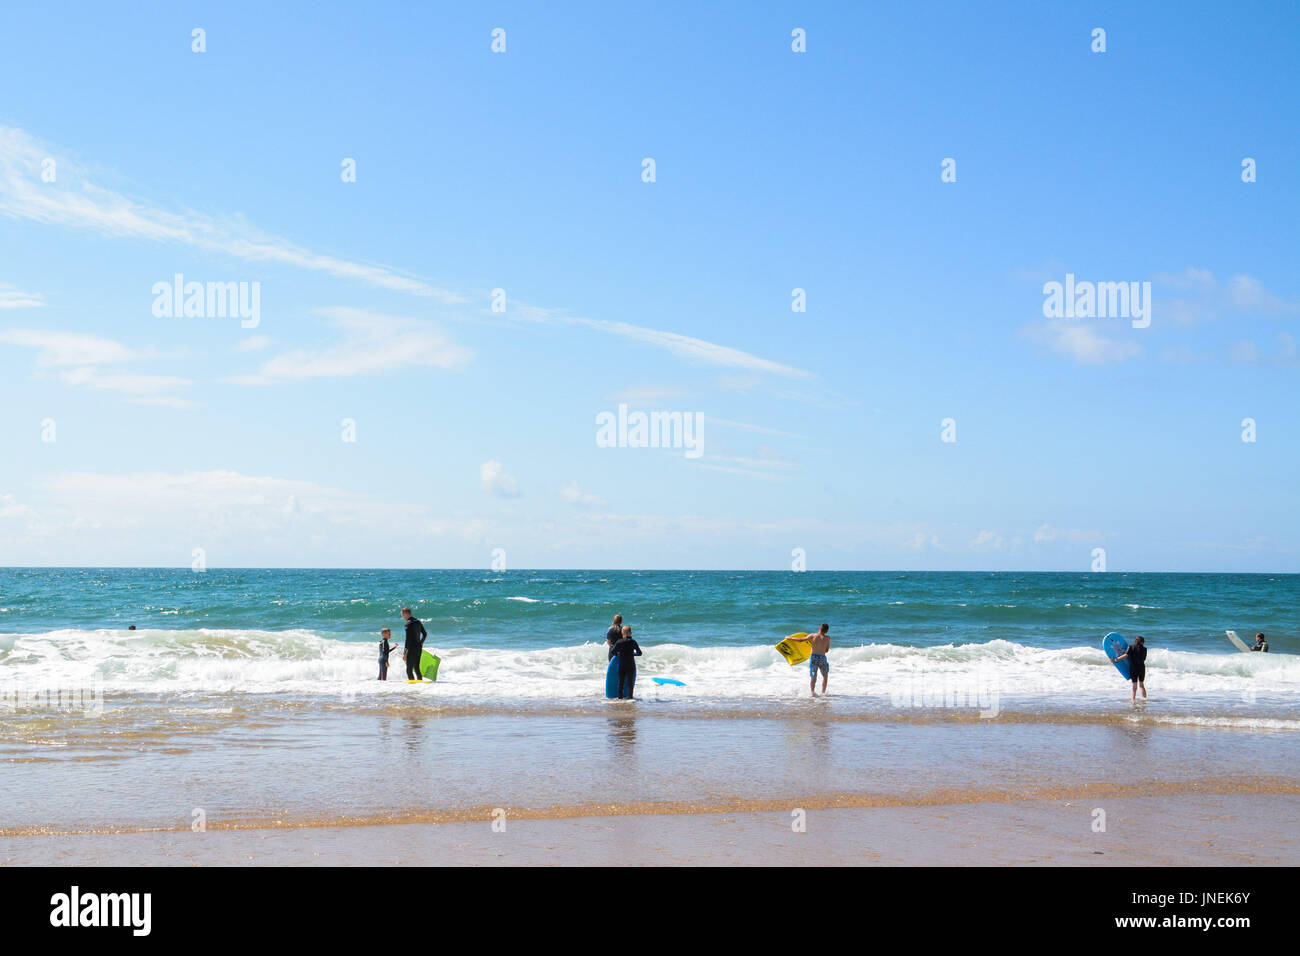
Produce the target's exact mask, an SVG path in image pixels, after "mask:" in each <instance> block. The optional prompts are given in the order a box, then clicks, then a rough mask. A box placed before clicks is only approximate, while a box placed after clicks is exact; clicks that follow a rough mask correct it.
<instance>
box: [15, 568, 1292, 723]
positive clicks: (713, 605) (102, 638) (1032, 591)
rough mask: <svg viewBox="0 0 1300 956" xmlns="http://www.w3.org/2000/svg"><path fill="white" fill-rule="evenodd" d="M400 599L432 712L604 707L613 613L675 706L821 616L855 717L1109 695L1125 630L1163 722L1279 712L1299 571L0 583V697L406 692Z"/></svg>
mask: <svg viewBox="0 0 1300 956" xmlns="http://www.w3.org/2000/svg"><path fill="white" fill-rule="evenodd" d="M403 606H410V607H411V608H412V609H413V610H414V613H415V615H416V616H417V617H419V618H421V619H422V620H423V621H424V623H425V626H426V628H427V629H428V631H429V635H430V637H429V642H428V647H429V648H430V649H432V650H434V651H435V652H436V653H438V654H439V655H440V656H441V657H442V658H443V661H444V663H443V666H442V671H441V674H440V680H439V684H438V686H437V687H436V688H432V690H433V692H434V693H435V694H437V695H438V698H439V699H440V700H443V701H461V702H464V703H469V702H477V703H480V704H486V703H494V704H498V705H502V706H506V705H508V704H510V703H511V702H516V703H520V704H522V703H525V702H530V703H534V704H536V703H545V702H552V703H561V702H563V703H578V702H583V701H595V702H603V700H602V684H601V679H602V676H603V672H604V662H605V652H604V648H603V646H602V642H603V640H604V634H605V630H606V628H607V627H608V625H609V622H610V619H611V618H612V616H613V615H614V614H615V613H621V614H623V616H624V619H625V622H626V623H628V624H631V625H632V626H633V629H634V636H635V637H636V638H637V640H638V641H639V642H640V643H641V644H642V645H643V646H644V648H645V651H646V654H645V657H644V658H643V659H642V661H641V671H640V672H641V675H642V680H641V684H640V687H641V690H642V691H643V692H644V693H648V692H649V691H650V690H651V689H655V690H656V691H657V693H658V695H659V698H660V699H661V700H663V699H666V698H669V697H670V695H671V699H672V700H673V701H675V702H678V703H680V704H683V705H687V704H690V705H708V704H715V705H722V704H727V703H730V704H736V703H741V702H750V703H759V702H770V701H779V700H783V699H788V698H790V697H798V696H802V695H803V694H806V693H807V687H806V678H807V672H806V669H805V668H804V667H796V668H790V667H789V666H787V665H786V664H785V663H784V662H783V661H782V660H781V658H780V657H779V655H777V654H776V652H775V651H774V650H773V646H774V645H775V644H776V643H777V642H778V641H780V640H781V638H782V637H783V636H785V635H786V634H788V633H791V632H794V631H811V630H813V629H815V628H816V626H817V625H818V624H820V623H822V622H826V623H829V624H830V625H831V631H830V633H831V636H832V639H833V645H832V652H831V655H830V660H831V666H832V675H833V677H832V690H833V691H834V693H835V694H836V696H837V697H838V698H840V699H842V700H843V701H844V702H845V704H848V703H849V702H856V703H857V704H858V705H859V706H861V707H863V708H866V709H871V708H873V707H883V708H885V709H897V707H898V705H899V703H900V702H905V703H906V705H907V707H909V708H911V709H915V702H916V701H917V700H918V699H919V700H920V701H921V702H922V703H924V695H925V692H926V688H925V687H923V686H921V684H920V683H918V682H919V681H921V682H924V681H929V682H930V683H932V684H933V685H934V687H935V692H936V693H941V694H942V693H947V692H948V691H952V692H954V693H956V692H959V691H962V690H963V689H965V690H966V691H967V692H968V696H969V695H970V694H974V695H976V696H978V695H979V694H985V695H986V696H987V694H988V693H990V692H992V691H993V690H995V691H996V693H997V696H998V700H999V703H998V706H999V709H1000V710H1003V711H1007V710H1010V711H1015V710H1017V709H1028V710H1032V711H1038V710H1043V709H1054V708H1062V707H1064V708H1071V709H1073V708H1088V707H1095V706H1097V705H1100V704H1105V703H1107V702H1112V701H1114V700H1115V699H1117V698H1119V697H1122V696H1124V695H1125V693H1126V692H1127V685H1125V684H1124V683H1123V681H1122V680H1121V679H1120V677H1119V675H1118V674H1117V672H1116V671H1115V670H1114V668H1113V667H1112V665H1111V664H1110V663H1109V662H1108V661H1107V660H1106V658H1105V656H1104V655H1103V654H1102V652H1101V650H1100V641H1101V637H1102V636H1103V635H1104V634H1105V633H1107V632H1109V631H1119V632H1121V633H1123V634H1125V635H1126V636H1128V637H1129V638H1130V640H1131V638H1132V637H1133V636H1134V635H1136V634H1142V635H1144V636H1145V638H1146V642H1147V645H1148V647H1149V648H1151V653H1150V658H1149V661H1148V666H1149V669H1150V673H1151V675H1152V676H1151V682H1150V683H1151V687H1152V689H1158V693H1159V694H1160V696H1161V697H1162V698H1163V699H1164V700H1165V701H1167V702H1168V705H1169V707H1170V709H1171V710H1172V711H1176V712H1178V713H1179V714H1181V715H1182V716H1184V717H1187V718H1192V717H1197V716H1200V717H1204V718H1206V719H1215V720H1222V719H1234V718H1235V719H1239V720H1241V721H1243V722H1253V721H1258V720H1269V719H1281V720H1284V721H1287V723H1284V724H1282V725H1280V726H1290V723H1289V721H1290V719H1292V718H1295V717H1296V716H1300V715H1297V712H1296V707H1297V702H1298V701H1300V697H1298V696H1297V692H1298V691H1300V657H1297V656H1296V654H1295V653H1294V648H1295V647H1296V642H1297V636H1300V575H1270V574H1124V573H1105V574H1069V573H1035V574H1026V573H992V574H990V573H901V572H804V573H794V572H785V573H781V572H754V571H733V572H728V571H513V572H508V573H492V572H484V571H477V570H463V571H390V570H269V569H265V570H264V569H248V570H233V569H231V570H227V569H213V570H208V571H205V572H201V573H196V572H193V571H190V570H174V569H152V568H129V569H118V568H112V569H110V568H95V569H37V568H25V569H0V688H3V687H4V686H6V685H8V686H9V687H10V688H11V692H12V691H13V689H14V688H21V687H22V686H39V685H43V684H46V683H48V682H50V681H52V680H53V681H55V682H57V681H59V680H76V681H90V680H93V681H97V682H99V685H98V686H100V687H101V688H102V690H103V691H104V692H107V693H115V692H117V693H130V694H165V695H178V696H181V697H184V696H186V695H195V694H205V693H246V694H276V693H284V694H291V695H313V694H330V695H338V694H339V693H347V694H350V695H356V694H367V693H371V694H373V693H381V692H390V693H394V692H396V693H409V691H410V689H409V688H407V687H405V686H404V685H403V686H401V687H397V686H390V687H382V686H378V682H377V681H375V680H374V679H373V678H375V676H376V671H377V668H376V664H375V657H376V642H377V641H378V632H379V629H380V628H381V627H384V626H389V627H391V628H392V629H393V631H394V634H395V635H397V640H398V642H399V643H400V640H401V633H402V632H401V619H400V614H399V611H400V609H401V608H402V607H403ZM132 624H133V625H135V626H136V628H137V630H135V631H127V630H126V628H127V627H128V626H129V625H132ZM1228 628H1232V629H1235V630H1236V631H1237V632H1238V633H1240V634H1241V635H1242V636H1243V637H1244V638H1245V639H1246V640H1247V641H1248V642H1249V641H1250V640H1251V639H1252V638H1253V635H1254V634H1255V633H1256V632H1257V631H1264V632H1265V633H1266V634H1267V635H1268V640H1269V642H1270V646H1271V653H1270V654H1269V655H1262V654H1261V655H1254V654H1252V655H1245V654H1241V653H1240V652H1238V651H1236V650H1234V648H1233V647H1232V645H1231V644H1229V643H1228V641H1227V639H1226V637H1225V634H1224V631H1225V630H1226V629H1228ZM394 663H397V661H396V659H395V661H394ZM394 669H395V670H396V669H397V668H394ZM654 676H664V677H671V678H673V679H676V680H680V681H682V682H683V683H684V684H685V686H684V687H680V688H677V687H674V688H672V689H671V691H670V690H668V689H661V688H657V685H653V684H652V682H651V681H650V680H649V678H652V677H654ZM1297 726H1300V725H1297Z"/></svg>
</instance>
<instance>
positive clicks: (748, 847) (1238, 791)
mask: <svg viewBox="0 0 1300 956" xmlns="http://www.w3.org/2000/svg"><path fill="white" fill-rule="evenodd" d="M110 703H112V702H110ZM1161 716H1162V714H1161V712H1160V711H1159V710H1158V709H1157V708H1156V707H1152V708H1150V709H1147V710H1134V709H1133V708H1131V707H1125V706H1122V707H1117V708H1116V712H1115V715H1114V716H1113V717H1112V718H1110V720H1108V721H1106V722H1101V723H1099V722H1097V721H1094V720H1091V719H1087V720H1079V721H1072V720H1070V718H1069V716H1068V715H1060V714H1055V715H1048V719H1047V720H1045V721H1031V720H1024V719H1013V720H1006V719H996V720H973V721H972V720H971V719H970V718H969V715H968V714H967V713H965V712H950V711H933V712H926V713H925V714H924V719H920V718H922V715H921V714H918V713H916V712H912V711H909V712H908V713H907V714H906V715H905V719H901V720H894V721H890V720H886V719H882V717H881V715H879V714H875V715H872V714H861V713H859V712H857V711H855V710H853V709H851V708H841V707H837V706H836V702H835V701H830V702H826V703H824V704H821V703H819V704H818V705H816V706H808V707H803V708H799V709H797V710H795V709H791V710H790V711H787V712H783V713H780V714H779V715H776V714H773V715H765V716H757V715H754V714H751V713H746V714H744V715H743V716H734V715H733V716H725V717H722V716H717V715H710V714H705V713H699V712H686V713H677V712H675V711H674V710H673V709H671V708H670V707H668V706H666V705H665V706H661V707H658V708H656V707H654V706H644V705H642V704H637V705H630V706H625V707H609V708H605V709H603V710H600V711H595V712H592V711H586V712H580V713H566V714H562V715H561V714H556V713H547V712H542V713H537V712H512V713H501V712H496V713H469V714H467V713H464V712H457V711H450V712H449V711H443V710H433V709H428V708H421V709H398V708H392V707H388V706H383V707H367V706H365V705H362V704H359V703H357V702H338V703H336V704H334V705H333V706H321V705H320V704H319V702H318V703H317V704H316V706H315V707H311V706H308V705H307V704H304V703H303V702H302V701H295V700H285V699H280V698H260V699H250V698H247V697H233V696H231V697H218V698H213V699H205V700H201V701H187V702H185V703H184V704H183V705H182V704H179V703H177V702H175V701H166V700H157V701H153V702H144V703H141V702H135V703H134V704H132V705H131V706H129V707H127V706H120V705H115V706H110V707H108V708H107V709H106V710H105V711H104V712H103V713H102V714H99V715H96V716H87V717H84V718H71V717H69V715H67V714H62V715H44V714H40V713H32V714H27V715H20V718H19V719H16V720H13V721H8V722H6V724H5V725H4V726H3V727H2V728H0V759H3V762H4V765H5V766H4V774H5V787H4V791H3V793H2V794H0V861H3V862H5V863H59V862H76V863H102V864H136V863H140V864H148V863H176V864H185V863H204V864H237V863H256V862H265V863H282V862H296V863H338V864H365V863H473V864H477V863H511V864H514V863H519V864H552V863H558V864H577V863H597V864H616V863H622V862H641V863H648V864H650V863H681V864H697V863H701V864H702V863H712V862H737V863H747V864H764V863H811V862H828V863H836V864H861V863H886V864H898V863H963V864H998V865H1000V864H1017V863H1063V862H1070V863H1081V862H1082V863H1088V864H1092V863H1113V864H1117V865H1124V864H1128V863H1132V862H1144V863H1147V864H1151V863H1161V864H1169V865H1184V864H1195V863H1210V864H1217V863H1250V862H1261V863H1290V864H1294V863H1298V862H1300V855H1298V854H1297V852H1296V845H1297V844H1296V838H1295V837H1294V835H1293V834H1292V833H1290V832H1289V828H1290V822H1291V821H1294V820H1295V819H1297V810H1300V750H1297V748H1296V747H1294V745H1293V743H1292V741H1293V738H1294V732H1293V731H1289V730H1269V729H1260V728H1255V729H1243V728H1240V727H1238V728H1235V729H1229V728H1224V727H1204V726H1192V727H1189V726H1181V725H1169V724H1165V723H1162V722H1161V721H1160V718H1161ZM1098 807H1100V808H1102V809H1104V810H1105V811H1106V812H1107V814H1108V821H1107V822H1108V829H1107V831H1106V833H1098V834H1094V833H1093V832H1092V830H1091V826H1092V817H1091V812H1092V810H1093V809H1094V808H1098ZM1243 807H1247V808H1250V809H1249V812H1243V811H1242V810H1241V808H1243ZM796 808H798V809H802V810H804V811H806V812H807V818H808V826H807V832H805V833H793V832H791V830H790V823H791V812H792V811H793V810H795V809H796ZM498 810H499V811H502V812H503V813H504V818H505V820H506V833H494V832H493V831H492V829H491V825H490V824H491V821H492V818H493V815H494V811H498ZM498 816H500V814H499V813H498ZM196 820H200V821H201V822H202V825H203V827H204V832H201V833H196V832H192V826H193V825H194V824H195V821H196ZM1117 834H1118V835H1119V839H1116V835H1117Z"/></svg>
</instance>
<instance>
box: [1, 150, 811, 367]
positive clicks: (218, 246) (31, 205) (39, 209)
mask: <svg viewBox="0 0 1300 956" xmlns="http://www.w3.org/2000/svg"><path fill="white" fill-rule="evenodd" d="M54 152H55V151H54V150H53V149H52V148H51V147H49V146H48V145H47V144H45V143H42V142H40V141H39V140H37V139H36V138H34V137H32V136H31V135H29V134H28V133H27V132H25V131H24V130H21V129H18V128H16V127H12V126H0V215H6V216H9V217H10V218H13V219H20V220H27V221H30V222H36V223H42V224H45V225H55V226H66V227H71V228H79V229H84V230H88V231H90V232H94V233H96V234H98V235H101V236H106V237H110V238H134V239H143V240H146V241H151V242H161V243H179V244H183V245H188V246H191V247H194V248H198V249H204V250H208V251H214V252H219V253H224V254H226V255H230V256H234V257H236V258H239V259H243V260H246V261H250V262H271V263H279V264H283V265H289V266H293V267H296V268H300V269H307V270H312V271H317V272H323V273H326V274H329V275H333V276H336V277H339V278H344V279H351V280H355V281H360V282H365V283H368V284H370V285H374V286H378V287H380V288H384V289H389V290H392V291H396V292H406V293H411V294H414V295H419V296H425V297H430V298H434V299H437V300H439V301H442V302H445V303H449V304H464V303H467V302H469V301H470V300H469V299H467V298H466V297H465V296H462V295H460V294H457V293H455V292H452V291H450V290H447V289H443V288H437V287H434V286H432V285H430V284H429V283H427V282H424V281H422V280H420V279H417V278H415V277H413V276H409V275H405V274H403V273H401V272H399V271H397V270H396V269H392V268H388V267H385V266H377V265H372V264H369V263H362V262H353V261H349V260H345V259H339V258H336V257H333V256H328V255H324V254H321V253H318V252H313V251H311V250H309V249H304V248H302V247H301V246H298V245H296V244H295V243H292V242H290V241H289V240H287V239H284V238H281V237H277V236H272V235H268V234H265V233H262V232H260V231H258V230H256V229H254V228H253V227H252V226H250V225H249V224H247V223H245V222H243V221H240V220H227V219H218V218H215V217H212V216H208V215H204V214H201V213H196V212H193V211H188V210H187V211H184V212H176V211H173V210H170V209H164V208H161V207H159V206H157V205H154V204H151V203H149V202H147V201H145V200H141V199H135V198H131V197H128V196H125V195H123V194H121V193H118V192H114V191H113V190H110V189H105V188H102V187H100V186H98V185H96V184H95V183H94V182H92V181H91V180H90V178H89V176H88V175H87V174H86V172H85V170H84V169H82V168H81V167H80V166H78V165H76V164H75V163H74V162H72V161H71V160H68V159H66V158H61V159H58V160H57V163H56V169H57V179H56V181H55V182H53V183H46V182H44V181H42V179H41V175H40V174H41V164H42V162H43V161H45V160H46V159H49V158H52V157H53V154H54ZM511 317H512V318H514V317H520V318H523V319H524V320H525V321H533V322H544V323H551V324H556V323H563V324H567V325H575V326H581V327H584V328H588V329H591V330H593V331H597V332H601V333H603V334H606V335H613V336H618V337H620V338H624V339H631V340H633V341H636V342H640V343H641V344H643V345H648V346H651V347H654V348H659V349H663V350H665V351H668V352H670V353H671V354H673V355H676V356H677V357H679V358H682V359H685V360H687V361H691V362H696V363H703V364H707V365H713V366H719V367H722V368H728V369H743V370H748V371H753V372H763V373H767V374H772V375H778V376H783V377H793V378H806V377H808V373H807V372H805V371H803V370H801V369H796V368H792V367H791V366H788V365H782V364H781V363H779V362H772V361H769V360H768V359H764V358H760V357H758V356H756V355H751V354H750V353H748V352H744V351H741V350H740V349H734V348H730V347H729V346H725V345H718V344H716V343H713V342H707V341H705V340H703V339H697V338H693V337H691V336H688V335H682V334H680V333H676V332H667V331H662V330H659V329H650V328H645V327H642V326H637V325H631V324H628V323H626V322H612V321H607V320H603V319H585V318H577V317H572V316H565V315H562V314H560V313H558V312H555V311H554V310H547V309H539V308H529V307H516V310H515V312H514V313H513V315H512V316H511Z"/></svg>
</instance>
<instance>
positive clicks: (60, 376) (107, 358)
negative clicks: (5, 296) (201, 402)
mask: <svg viewBox="0 0 1300 956" xmlns="http://www.w3.org/2000/svg"><path fill="white" fill-rule="evenodd" d="M0 345H11V346H16V347H18V348H28V349H35V351H36V358H35V361H34V363H33V364H34V366H35V368H36V372H37V374H38V375H42V376H53V377H54V378H56V379H57V380H58V381H60V382H62V383H63V384H64V385H67V386H69V387H72V388H89V389H97V390H101V391H110V392H118V393H121V394H124V395H127V396H131V398H130V400H131V401H134V402H137V403H140V404H149V405H171V406H176V407H180V406H185V405H189V404H192V403H190V402H189V401H187V400H186V399H182V398H176V397H174V396H169V395H166V394H165V393H167V392H172V391H175V390H177V389H181V388H184V387H186V386H189V385H192V384H194V383H193V382H192V381H191V380H190V379H186V378H180V377H178V376H174V375H151V374H147V373H144V372H135V371H124V370H121V368H120V367H121V366H122V365H125V364H127V363H132V362H140V361H149V360H153V359H162V358H173V357H175V356H176V355H178V354H182V353H164V352H158V351H156V350H153V349H147V350H143V351H142V350H138V349H132V348H130V347H128V346H126V345H123V344H122V343H120V342H115V341H113V340H112V339H106V338H104V337H102V336H98V335H90V334H87V333H84V332H60V331H55V330H49V329H4V330H0Z"/></svg>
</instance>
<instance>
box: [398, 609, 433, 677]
mask: <svg viewBox="0 0 1300 956" xmlns="http://www.w3.org/2000/svg"><path fill="white" fill-rule="evenodd" d="M402 620H403V621H405V622H406V679H407V680H424V675H423V674H421V673H420V652H421V651H423V650H424V639H425V638H426V637H428V636H429V635H428V633H427V632H426V631H425V629H424V625H423V624H421V623H420V619H419V618H418V617H412V616H411V609H410V608H409V607H404V608H402Z"/></svg>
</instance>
